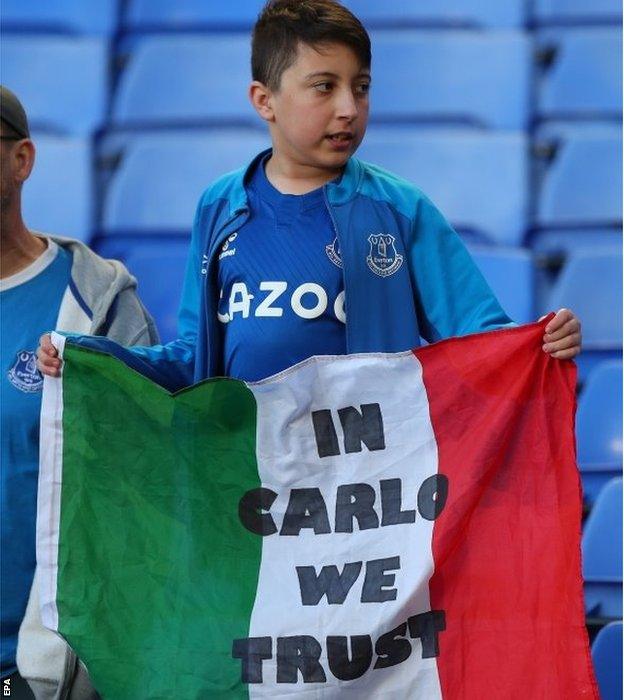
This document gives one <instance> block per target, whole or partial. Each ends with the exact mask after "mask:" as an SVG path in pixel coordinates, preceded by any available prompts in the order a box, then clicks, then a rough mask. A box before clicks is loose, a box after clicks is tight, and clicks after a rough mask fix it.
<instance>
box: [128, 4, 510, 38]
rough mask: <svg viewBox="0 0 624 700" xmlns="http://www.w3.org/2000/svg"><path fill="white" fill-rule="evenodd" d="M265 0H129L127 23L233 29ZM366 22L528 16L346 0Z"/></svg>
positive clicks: (484, 21)
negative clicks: (228, 0)
mask: <svg viewBox="0 0 624 700" xmlns="http://www.w3.org/2000/svg"><path fill="white" fill-rule="evenodd" d="M263 5H264V2H263V0H237V1H236V2H230V3H225V2H206V0H176V2H171V0H130V3H129V5H128V8H127V11H126V15H125V18H124V26H125V27H126V29H129V30H132V31H152V30H159V31H162V30H168V29H173V30H181V29H221V28H225V29H234V28H240V29H243V28H245V29H246V28H249V27H251V26H252V25H253V23H254V21H255V19H256V17H257V16H258V13H259V12H260V10H261V9H262V7H263ZM345 5H346V6H347V7H349V8H350V9H351V11H352V12H354V13H355V14H356V15H357V16H358V17H359V18H360V19H361V20H362V22H364V24H365V25H366V26H368V27H381V26H400V27H405V26H406V25H407V26H431V25H435V26H439V25H444V26H453V27H519V26H522V23H523V21H524V5H523V3H522V0H506V2H500V0H479V2H476V3H466V2H465V0H419V2H417V3H416V2H414V3H407V2H405V0H386V2H379V0H347V1H346V2H345Z"/></svg>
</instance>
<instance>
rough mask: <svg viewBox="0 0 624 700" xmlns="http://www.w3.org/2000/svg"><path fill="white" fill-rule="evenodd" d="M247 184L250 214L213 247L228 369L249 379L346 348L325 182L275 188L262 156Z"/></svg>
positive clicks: (228, 372)
mask: <svg viewBox="0 0 624 700" xmlns="http://www.w3.org/2000/svg"><path fill="white" fill-rule="evenodd" d="M247 192H248V197H249V203H250V209H251V216H250V217H249V220H248V221H247V222H246V223H245V224H244V225H243V226H242V227H241V229H240V230H239V231H237V232H235V233H233V234H232V235H231V236H229V238H228V239H227V240H226V241H225V243H224V244H223V246H222V248H221V250H220V251H219V253H218V258H219V261H218V265H219V267H218V281H219V290H220V302H219V308H218V319H219V321H220V323H219V325H220V328H221V330H222V342H223V357H224V364H225V367H224V371H225V374H226V376H229V377H235V378H237V379H244V380H246V381H255V380H258V379H263V378H265V377H268V376H270V375H271V374H275V373H276V372H279V371H281V370H283V369H286V367H290V366H291V365H294V364H296V363H297V362H301V361H302V360H305V359H306V358H308V357H311V356H312V355H344V354H345V352H346V333H345V303H344V302H345V299H344V281H343V276H342V263H341V260H340V252H339V250H338V245H337V242H336V233H335V230H334V226H333V224H332V221H331V218H330V215H329V211H328V209H327V204H326V202H325V197H324V193H323V189H322V188H319V189H317V190H314V191H312V192H309V193H307V194H303V195H289V194H281V193H280V192H279V191H278V190H276V189H275V187H273V185H271V183H270V182H269V181H268V179H267V177H266V175H265V172H264V164H260V165H259V166H258V167H257V168H256V170H255V172H254V173H253V175H252V177H251V179H250V182H249V185H248V188H247Z"/></svg>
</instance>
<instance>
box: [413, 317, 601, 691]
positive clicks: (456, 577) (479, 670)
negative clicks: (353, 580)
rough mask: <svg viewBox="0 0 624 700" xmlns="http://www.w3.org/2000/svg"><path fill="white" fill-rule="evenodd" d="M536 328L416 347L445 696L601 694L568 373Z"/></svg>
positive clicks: (571, 370)
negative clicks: (586, 585)
mask: <svg viewBox="0 0 624 700" xmlns="http://www.w3.org/2000/svg"><path fill="white" fill-rule="evenodd" d="M548 320H550V319H545V320H544V321H543V322H541V323H536V324H533V325H530V326H524V327H522V328H517V329H509V330H501V331H495V332H494V333H483V334H479V335H475V336H467V337H465V338H461V339H453V340H450V341H446V342H444V343H438V344H437V345H436V348H435V350H433V349H431V348H422V349H420V350H417V351H416V356H417V357H418V359H419V360H420V361H421V362H422V365H423V372H424V381H425V386H426V387H427V394H428V397H429V403H430V411H431V420H432V423H433V428H434V433H435V436H436V439H437V444H438V450H439V471H440V472H441V473H443V474H445V475H446V476H447V477H448V479H449V493H448V500H447V502H446V506H445V508H444V510H443V511H442V513H441V515H440V516H439V517H438V519H437V520H436V522H435V526H434V533H433V544H432V547H433V558H434V562H435V571H434V574H433V576H432V578H431V581H430V597H431V607H432V609H433V610H436V609H437V610H444V612H445V617H446V630H445V631H444V632H442V633H441V634H440V636H439V640H440V655H439V656H438V658H437V663H438V670H439V674H440V683H441V688H442V696H443V697H444V698H445V699H446V700H459V699H464V698H465V699H466V700H499V699H504V698H518V700H541V699H544V700H559V699H561V700H574V699H576V698H596V699H597V698H598V690H597V686H596V682H595V679H594V675H593V670H592V665H591V658H590V652H589V642H588V637H587V632H586V628H585V615H584V606H583V588H582V578H581V559H580V556H581V555H580V527H581V526H580V523H581V492H580V480H579V475H578V470H577V467H576V459H575V441H574V412H575V406H576V403H575V383H576V368H575V366H574V364H573V363H572V362H562V361H558V360H553V359H551V358H550V357H549V356H548V355H547V354H546V353H544V352H543V351H542V349H541V345H542V336H543V333H544V326H545V324H546V323H547V322H548Z"/></svg>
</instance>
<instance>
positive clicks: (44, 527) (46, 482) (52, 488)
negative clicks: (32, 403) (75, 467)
mask: <svg viewBox="0 0 624 700" xmlns="http://www.w3.org/2000/svg"><path fill="white" fill-rule="evenodd" d="M52 344H53V345H54V346H55V347H56V349H57V350H58V353H59V357H60V358H62V357H63V351H64V349H65V337H64V336H62V335H60V334H58V333H52ZM39 455H40V456H39V495H38V498H37V535H36V551H37V566H38V567H39V570H40V582H41V589H40V592H39V593H40V606H41V620H42V622H43V624H44V625H45V626H46V627H48V628H49V629H51V630H55V631H57V630H58V609H57V607H56V585H57V576H58V545H59V530H60V516H61V487H62V467H63V377H62V376H60V377H44V382H43V396H42V400H41V429H40V436H39Z"/></svg>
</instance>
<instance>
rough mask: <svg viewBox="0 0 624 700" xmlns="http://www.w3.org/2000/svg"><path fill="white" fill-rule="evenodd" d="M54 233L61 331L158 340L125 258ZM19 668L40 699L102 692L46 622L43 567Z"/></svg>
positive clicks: (125, 341) (133, 341) (126, 340)
mask: <svg viewBox="0 0 624 700" xmlns="http://www.w3.org/2000/svg"><path fill="white" fill-rule="evenodd" d="M39 235H41V234H39ZM42 237H43V236H42ZM48 238H51V239H52V240H53V241H55V242H56V243H57V244H58V245H59V246H62V247H63V248H65V249H66V250H68V251H69V252H70V253H71V254H72V259H73V261H72V268H71V281H70V284H69V285H68V287H67V289H66V291H65V294H64V296H63V300H62V302H61V308H60V311H59V316H58V319H57V325H56V330H58V331H65V332H73V333H82V334H87V333H88V334H90V335H105V336H107V337H108V338H110V339H111V340H115V341H117V342H118V343H121V344H122V345H154V344H155V343H157V342H158V333H157V331H156V327H155V325H154V322H153V320H152V318H151V317H150V315H149V313H148V312H147V311H146V309H145V307H144V306H143V305H142V304H141V302H140V300H139V298H138V296H137V294H136V280H135V278H134V277H132V276H131V275H130V273H129V272H128V271H127V270H126V268H125V267H124V266H123V265H122V264H121V263H120V262H118V261H117V260H104V259H103V258H101V257H100V256H99V255H96V254H95V253H94V252H93V251H92V250H91V249H90V248H88V247H87V246H86V245H84V244H83V243H80V242H79V241H75V240H72V239H69V238H60V237H57V236H48ZM49 330H52V329H49ZM44 331H45V329H43V331H42V332H44ZM17 667H18V670H19V672H20V674H21V675H22V676H23V677H24V678H25V679H26V680H27V681H28V684H29V685H30V687H31V689H32V690H33V692H34V694H35V697H36V698H37V700H65V699H70V700H91V699H93V698H97V697H98V695H97V693H96V692H95V690H94V689H93V687H92V686H91V683H90V681H89V676H88V674H87V671H86V669H85V667H84V666H83V665H82V664H81V663H80V661H79V660H78V659H77V657H76V655H75V654H74V652H73V651H72V650H71V649H70V648H69V646H67V644H66V643H65V641H64V640H63V639H62V638H61V637H60V636H59V635H57V634H56V633H54V632H52V631H50V630H48V629H46V628H45V627H43V625H42V623H41V614H40V612H39V584H38V572H37V571H35V577H34V580H33V584H32V588H31V592H30V598H29V600H28V606H27V608H26V613H25V615H24V620H23V622H22V625H21V627H20V631H19V636H18V644H17Z"/></svg>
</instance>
